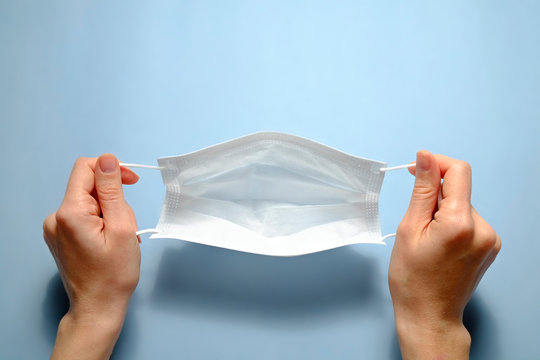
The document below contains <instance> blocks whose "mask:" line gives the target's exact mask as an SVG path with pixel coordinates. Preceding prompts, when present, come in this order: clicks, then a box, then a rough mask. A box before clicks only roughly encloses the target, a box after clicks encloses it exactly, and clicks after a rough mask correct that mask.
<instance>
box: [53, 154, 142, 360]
mask: <svg viewBox="0 0 540 360" xmlns="http://www.w3.org/2000/svg"><path fill="white" fill-rule="evenodd" d="M137 180H138V176H137V175H136V174H135V173H133V172H131V171H130V170H128V169H120V167H119V165H118V160H117V159H116V158H115V157H114V156H112V155H103V156H101V157H100V158H99V159H97V160H96V159H95V158H81V159H78V160H77V162H76V163H75V165H74V167H73V171H72V173H71V177H70V179H69V182H68V186H67V190H66V195H65V197H64V201H63V202H62V205H61V206H60V208H59V209H58V211H56V212H55V213H52V214H51V215H49V216H48V217H47V219H45V222H44V224H43V233H44V238H45V241H46V243H47V245H48V246H49V249H50V251H51V253H52V255H53V257H54V259H55V261H56V264H57V266H58V271H59V272H60V276H61V278H62V282H63V284H64V287H65V289H66V292H67V294H68V297H69V302H70V307H69V311H68V313H67V314H66V315H65V316H64V317H63V318H62V320H61V321H60V324H59V326H58V333H57V337H56V343H55V346H54V349H53V353H52V356H51V359H108V358H109V357H110V355H111V353H112V350H113V348H114V344H115V343H116V340H117V339H118V336H119V334H120V331H121V329H122V324H123V322H124V317H125V314H126V310H127V306H128V303H129V299H130V297H131V294H132V293H133V291H134V290H135V287H136V286H137V283H138V281H139V267H140V248H139V240H138V238H137V236H136V235H135V231H136V229H137V225H136V221H135V216H134V215H133V212H132V210H131V208H130V207H129V205H127V203H126V202H125V201H124V196H123V191H122V183H124V184H134V183H136V182H137Z"/></svg>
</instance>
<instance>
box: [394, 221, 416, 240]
mask: <svg viewBox="0 0 540 360" xmlns="http://www.w3.org/2000/svg"><path fill="white" fill-rule="evenodd" d="M414 230H415V227H414V226H413V224H411V222H410V221H402V222H401V223H400V224H399V226H398V228H397V231H396V234H397V235H398V236H400V237H401V236H407V235H409V234H411V233H413V232H414Z"/></svg>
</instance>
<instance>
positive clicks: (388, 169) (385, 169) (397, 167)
mask: <svg viewBox="0 0 540 360" xmlns="http://www.w3.org/2000/svg"><path fill="white" fill-rule="evenodd" d="M413 166H416V162H413V163H410V164H405V165H398V166H392V167H385V168H380V169H379V170H380V171H382V172H386V171H392V170H399V169H407V168H411V167H413Z"/></svg>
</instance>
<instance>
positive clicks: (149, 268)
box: [0, 1, 540, 359]
mask: <svg viewBox="0 0 540 360" xmlns="http://www.w3.org/2000/svg"><path fill="white" fill-rule="evenodd" d="M539 18H540V3H538V2H535V1H520V2H509V1H508V2H501V1H478V2H469V1H454V2H451V3H449V4H440V3H433V2H425V3H424V2H407V3H398V2H392V3H383V2H380V1H373V2H365V1H360V2H358V1H339V2H336V1H328V2H323V1H316V2H315V1H273V2H270V1H260V2H255V1H254V2H247V1H225V2H222V1H215V2H207V1H191V2H187V1H181V2H169V1H152V2H138V3H137V4H135V3H134V2H130V1H114V2H104V1H48V2H43V1H2V2H1V3H0V44H1V55H0V121H1V125H0V140H1V142H0V150H1V154H2V156H1V157H0V164H1V169H2V178H1V180H0V185H1V188H2V207H1V210H0V211H1V216H0V225H1V229H2V232H3V240H2V242H1V243H0V279H1V280H0V284H1V295H0V296H1V303H0V311H1V321H0V358H2V359H33V358H43V357H45V356H46V354H48V353H49V352H50V351H51V348H52V346H53V342H54V337H55V331H56V325H57V322H58V320H59V319H60V317H61V316H62V313H63V311H65V308H66V298H65V295H64V293H63V290H62V286H61V283H60V281H59V279H58V276H57V271H56V267H55V264H54V261H53V259H52V257H51V256H50V255H49V253H48V250H47V247H46V245H45V243H44V242H43V241H42V236H41V235H42V234H41V223H42V221H43V219H44V218H45V216H46V215H47V214H48V213H49V212H51V211H53V210H55V209H56V207H57V206H58V205H59V203H60V201H61V199H62V196H63V191H64V188H65V184H66V182H67V177H68V175H69V172H70V169H71V166H72V164H73V162H74V160H75V159H76V158H77V157H78V156H97V155H99V154H100V153H104V152H113V153H115V154H116V155H117V156H119V157H120V158H121V159H122V160H123V161H128V162H139V163H146V164H152V163H155V158H157V157H159V156H167V155H176V154H180V153H185V152H188V151H193V150H196V149H199V148H201V147H204V146H208V145H212V144H214V143H216V142H221V141H225V140H228V139H230V138H233V137H237V136H240V135H245V134H248V133H251V132H254V131H260V130H277V131H283V132H289V133H293V134H296V135H301V136H304V137H308V138H311V139H314V140H316V141H319V142H323V143H325V144H328V145H330V146H333V147H336V148H339V149H341V150H343V151H346V152H349V153H352V154H355V155H358V156H364V157H368V158H373V159H378V160H382V161H387V162H388V163H389V164H390V165H397V164H402V163H405V162H408V161H411V160H413V159H414V154H415V151H416V150H418V149H421V148H426V149H429V150H431V151H433V152H439V153H444V154H448V155H450V156H454V157H458V158H462V159H465V160H468V161H469V162H470V163H471V164H472V166H473V172H474V180H473V181H474V191H473V202H474V205H475V207H476V208H477V209H478V211H479V212H480V213H481V214H482V215H483V216H484V217H485V218H486V219H487V220H488V222H490V223H491V224H492V225H493V226H494V228H495V229H496V230H497V231H498V232H499V233H500V235H501V236H502V238H503V249H502V252H501V253H500V255H499V258H498V259H497V261H496V262H495V264H494V265H493V266H492V268H491V269H490V270H489V271H488V272H487V274H486V275H485V277H484V280H483V281H482V283H481V284H480V286H479V288H478V290H477V292H476V295H475V296H474V298H473V301H472V303H471V305H470V307H469V309H468V311H467V317H466V318H467V322H468V325H469V327H470V329H471V332H472V333H473V349H472V357H473V358H475V359H488V358H489V359H512V358H519V359H532V358H539V357H540V350H539V348H538V331H537V329H538V324H539V321H540V311H539V309H538V297H539V296H540V282H539V281H538V279H539V278H540V262H539V261H538V256H539V255H540V245H539V244H540V241H538V223H537V221H538V216H539V214H540V211H539V210H540V209H539V205H538V204H539V200H540V199H539V196H538V192H537V184H538V178H539V175H540V173H539V168H540V167H539V163H540V150H539V145H538V135H539V134H540V125H539V124H540V66H539V64H540V46H539V45H538V44H540V21H538V19H539ZM139 174H140V175H142V178H141V181H140V183H139V184H138V185H136V186H133V187H129V188H127V189H126V196H127V199H128V201H129V202H130V204H131V205H132V206H133V208H134V210H135V213H136V215H137V218H138V224H139V227H140V228H148V227H153V226H154V225H155V223H156V221H157V219H158V217H159V212H160V209H161V203H162V200H163V196H164V188H163V186H162V184H161V178H160V175H159V174H158V173H156V172H152V171H150V170H146V171H142V170H141V171H139ZM412 181H413V179H412V177H411V176H410V175H408V174H407V173H406V171H402V172H397V173H391V174H388V175H387V177H386V179H385V183H384V185H383V189H382V194H381V202H380V210H381V221H382V227H383V232H384V233H389V232H393V231H394V230H395V228H396V227H397V225H398V223H399V221H400V219H401V216H402V215H403V213H404V210H405V209H406V206H407V203H408V198H409V195H410V190H411V187H412ZM390 251H391V246H388V247H380V246H369V245H364V246H360V245H358V246H351V247H346V248H342V249H337V250H333V251H329V252H325V253H319V254H314V255H309V256H304V257H298V258H285V259H284V258H270V257H264V256H255V255H248V254H242V253H237V252H232V251H227V250H221V249H216V248H210V247H205V246H197V245H192V244H186V243H183V242H181V241H177V240H152V241H148V240H144V241H143V244H142V253H143V259H142V276H141V281H140V285H139V287H138V289H137V291H136V293H135V295H134V297H133V300H132V303H131V306H130V310H129V313H128V316H127V320H126V324H125V328H124V331H123V333H122V335H121V338H120V340H119V342H118V345H117V347H116V350H115V353H114V358H115V359H150V358H183V359H214V358H215V359H217V358H219V359H254V358H256V359H276V358H280V359H299V358H306V359H307V358H309V359H317V358H321V359H329V358H339V359H359V358H365V359H385V358H388V359H394V358H397V357H399V350H398V347H397V342H396V338H395V330H394V327H393V318H392V316H393V314H392V307H391V299H390V295H389V292H388V288H387V283H386V275H387V267H388V261H389V255H390Z"/></svg>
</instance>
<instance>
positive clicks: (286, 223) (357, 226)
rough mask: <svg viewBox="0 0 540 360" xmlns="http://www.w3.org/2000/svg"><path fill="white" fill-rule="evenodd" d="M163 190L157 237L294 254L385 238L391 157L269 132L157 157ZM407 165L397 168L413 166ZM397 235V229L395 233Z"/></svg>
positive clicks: (252, 251)
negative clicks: (383, 199)
mask: <svg viewBox="0 0 540 360" xmlns="http://www.w3.org/2000/svg"><path fill="white" fill-rule="evenodd" d="M158 163H159V167H152V166H144V165H137V164H121V165H122V166H129V167H145V168H156V169H160V170H161V175H162V177H163V183H164V184H165V186H166V195H165V202H164V205H163V209H162V212H161V217H160V219H159V221H158V224H157V226H156V228H155V229H148V230H142V231H139V232H138V234H142V233H147V232H151V233H153V234H152V235H151V237H150V238H151V239H155V238H174V239H181V240H186V241H190V242H194V243H200V244H206V245H212V246H217V247H222V248H227V249H233V250H238V251H244V252H250V253H255V254H263V255H276V256H294V255H302V254H309V253H313V252H318V251H323V250H329V249H333V248H337V247H341V246H345V245H350V244H359V243H373V244H384V241H383V240H384V238H383V237H382V236H381V230H380V225H379V211H378V200H379V192H380V189H381V185H382V182H383V178H384V174H385V171H386V170H392V169H395V168H386V164H385V163H382V162H379V161H373V160H368V159H363V158H359V157H356V156H352V155H348V154H345V153H343V152H341V151H338V150H335V149H332V148H330V147H327V146H325V145H322V144H319V143H316V142H313V141H311V140H308V139H304V138H301V137H297V136H293V135H288V134H282V133H273V132H263V133H256V134H253V135H248V136H245V137H241V138H238V139H235V140H231V141H228V142H225V143H221V144H218V145H214V146H211V147H208V148H205V149H202V150H199V151H196V152H193V153H189V154H186V155H180V156H171V157H165V158H160V159H158ZM407 166H412V165H404V166H400V167H396V168H401V167H407ZM392 235H394V234H390V235H389V236H392Z"/></svg>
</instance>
